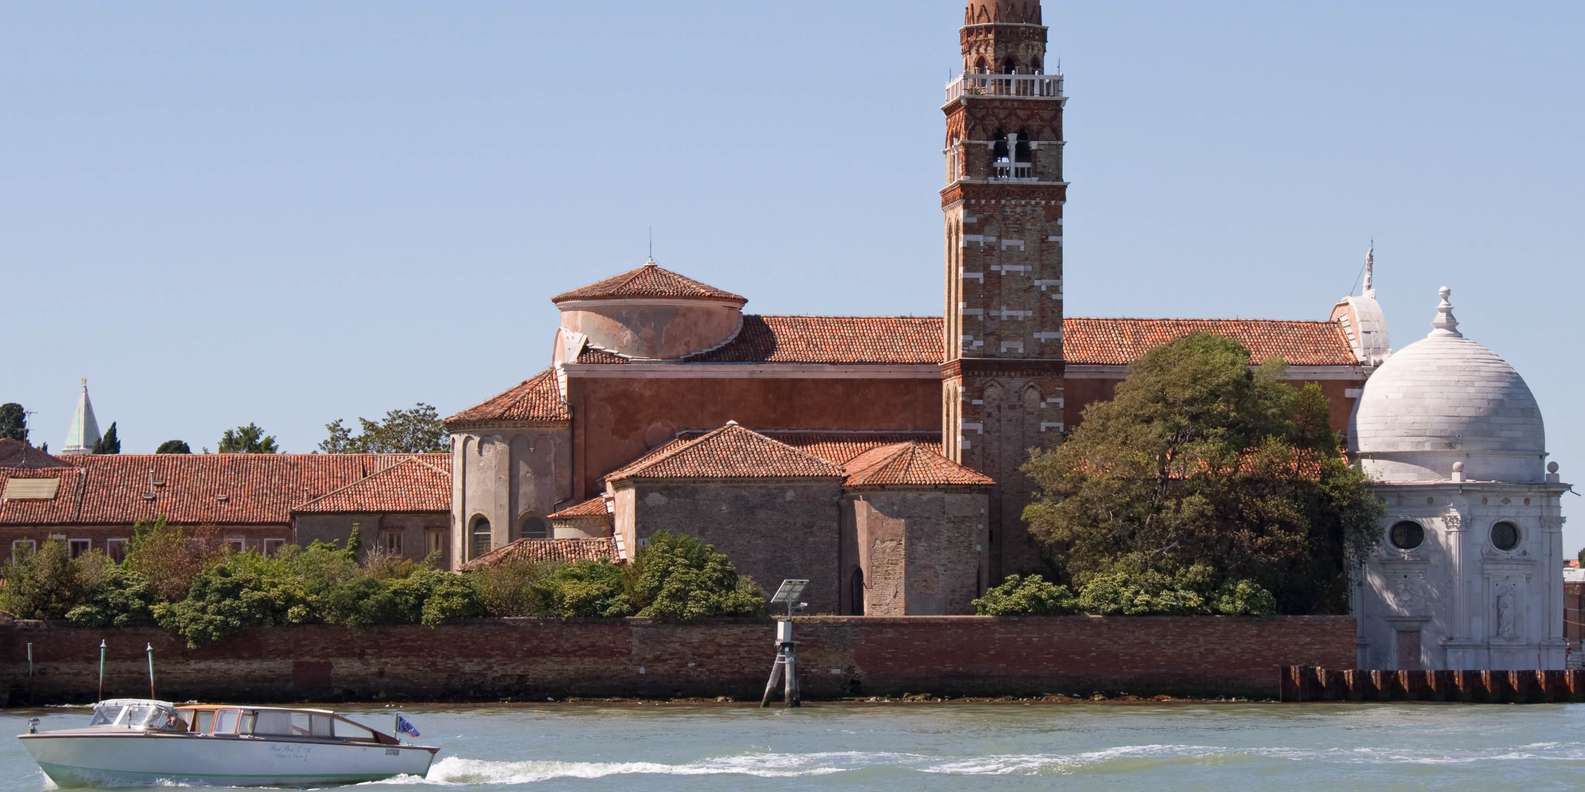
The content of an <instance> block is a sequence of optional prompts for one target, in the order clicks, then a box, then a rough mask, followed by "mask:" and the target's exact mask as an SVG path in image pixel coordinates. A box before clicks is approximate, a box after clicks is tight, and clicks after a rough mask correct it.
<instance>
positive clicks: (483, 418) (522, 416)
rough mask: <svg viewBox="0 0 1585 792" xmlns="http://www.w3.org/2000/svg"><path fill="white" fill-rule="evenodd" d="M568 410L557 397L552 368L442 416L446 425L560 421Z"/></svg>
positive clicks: (567, 417)
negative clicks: (450, 414) (447, 416)
mask: <svg viewBox="0 0 1585 792" xmlns="http://www.w3.org/2000/svg"><path fill="white" fill-rule="evenodd" d="M571 420H572V413H571V411H569V410H568V409H567V404H566V402H564V401H563V400H562V398H561V386H560V384H559V383H557V381H556V370H555V369H546V370H545V371H542V372H540V373H539V374H538V375H537V376H534V377H532V378H530V379H528V380H525V381H524V382H523V383H522V384H520V385H518V386H517V387H515V388H512V389H511V390H509V391H506V392H505V393H502V394H500V395H498V396H495V397H493V398H491V399H490V400H489V401H486V402H485V403H483V404H480V405H478V406H476V407H470V408H469V409H466V410H463V411H462V412H460V413H457V414H456V415H453V416H451V417H450V418H447V419H446V422H445V423H446V425H447V426H470V425H477V424H485V423H514V424H564V423H567V422H568V421H571Z"/></svg>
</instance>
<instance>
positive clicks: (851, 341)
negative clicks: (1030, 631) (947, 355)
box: [688, 316, 942, 365]
mask: <svg viewBox="0 0 1585 792" xmlns="http://www.w3.org/2000/svg"><path fill="white" fill-rule="evenodd" d="M941 354H942V353H941V320H940V319H934V318H927V317H918V316H862V317H845V316H745V317H743V329H742V330H741V331H740V332H739V333H738V334H737V337H736V338H734V339H732V341H731V342H729V343H727V344H726V346H723V347H721V348H719V349H716V350H713V351H710V352H705V353H703V354H700V355H695V356H693V357H691V358H688V362H690V363H804V364H839V365H841V364H845V365H863V364H919V365H935V364H938V363H940V362H941Z"/></svg>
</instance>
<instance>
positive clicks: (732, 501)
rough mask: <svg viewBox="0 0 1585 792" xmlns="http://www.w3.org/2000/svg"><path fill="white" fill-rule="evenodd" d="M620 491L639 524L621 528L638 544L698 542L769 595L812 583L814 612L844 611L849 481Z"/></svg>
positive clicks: (644, 486) (692, 484) (658, 485)
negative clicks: (656, 538) (683, 537)
mask: <svg viewBox="0 0 1585 792" xmlns="http://www.w3.org/2000/svg"><path fill="white" fill-rule="evenodd" d="M617 492H618V503H619V509H620V506H621V505H630V508H631V512H630V513H631V514H632V515H633V517H632V520H633V525H632V526H631V527H630V526H629V525H628V524H627V523H625V522H624V524H623V525H622V526H621V527H622V530H624V531H634V532H635V533H634V534H632V535H633V536H634V537H635V538H636V540H637V541H636V543H635V546H642V545H643V543H644V540H645V539H647V538H648V537H650V536H652V535H654V534H656V533H659V532H661V531H669V532H671V533H682V534H689V535H692V536H697V537H699V538H700V539H702V540H704V541H705V542H708V543H709V544H712V545H715V547H716V549H717V550H720V551H721V552H723V553H726V554H727V556H728V557H729V558H731V559H732V563H733V565H734V566H736V567H737V570H738V572H740V573H742V574H745V575H748V576H750V577H752V578H754V580H755V582H757V583H759V585H760V586H761V587H762V588H764V589H765V591H766V593H770V592H773V591H775V590H776V587H777V586H778V585H780V583H781V582H782V581H783V580H785V579H787V578H803V579H807V580H809V581H810V584H809V588H808V589H806V590H805V592H804V601H806V602H808V603H809V612H810V613H835V612H837V607H838V601H837V591H838V585H839V584H838V582H837V580H836V579H835V577H834V576H833V573H834V572H835V571H836V570H837V569H839V568H840V567H841V565H840V564H839V563H838V558H839V553H840V542H839V538H840V537H839V531H840V517H839V513H838V509H839V506H840V499H841V496H842V481H841V479H836V478H832V479H813V480H805V479H781V480H771V481H717V480H702V481H679V482H650V481H643V480H639V481H637V482H634V483H632V484H630V485H629V484H624V485H623V486H621V487H619V488H618V489H617ZM626 493H630V494H626ZM627 498H631V501H630V502H629V501H627V500H626V499H627ZM619 513H620V512H619Z"/></svg>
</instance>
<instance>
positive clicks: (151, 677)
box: [144, 644, 159, 699]
mask: <svg viewBox="0 0 1585 792" xmlns="http://www.w3.org/2000/svg"><path fill="white" fill-rule="evenodd" d="M145 646H146V649H145V650H144V651H146V652H148V655H149V698H151V699H157V698H159V696H158V695H155V693H154V644H145Z"/></svg>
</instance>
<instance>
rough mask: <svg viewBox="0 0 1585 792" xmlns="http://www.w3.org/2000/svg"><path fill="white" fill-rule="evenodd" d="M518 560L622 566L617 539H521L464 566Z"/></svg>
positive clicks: (467, 569) (466, 568)
mask: <svg viewBox="0 0 1585 792" xmlns="http://www.w3.org/2000/svg"><path fill="white" fill-rule="evenodd" d="M514 561H527V562H532V563H558V562H560V563H572V562H574V561H610V562H611V563H619V562H620V561H621V558H620V557H619V556H618V555H617V552H616V540H615V539H612V538H610V537H605V538H601V539H519V540H518V541H516V542H513V543H511V544H509V545H507V546H505V547H498V548H496V549H494V550H491V551H490V552H488V553H486V554H484V555H482V556H479V557H478V558H475V559H473V560H472V561H469V562H468V563H466V564H463V565H462V571H464V572H471V571H473V570H476V569H484V568H486V567H493V566H500V565H502V564H508V563H512V562H514Z"/></svg>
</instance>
